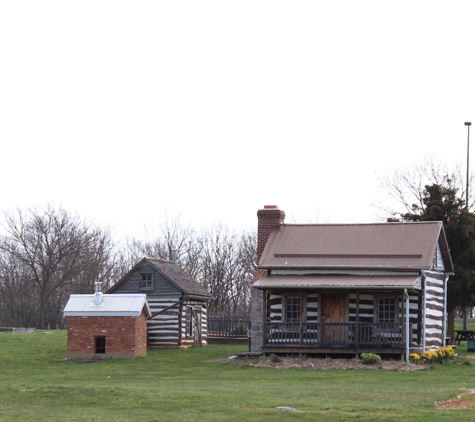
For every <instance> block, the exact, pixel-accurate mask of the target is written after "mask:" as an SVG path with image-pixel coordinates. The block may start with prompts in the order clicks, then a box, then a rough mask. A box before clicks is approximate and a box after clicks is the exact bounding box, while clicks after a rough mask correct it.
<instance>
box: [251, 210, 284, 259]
mask: <svg viewBox="0 0 475 422" xmlns="http://www.w3.org/2000/svg"><path fill="white" fill-rule="evenodd" d="M284 219H285V212H284V211H282V210H280V209H279V207H278V206H277V205H264V209H262V210H259V211H257V262H258V263H259V260H260V259H261V255H262V252H263V251H264V246H266V243H267V239H268V238H269V235H270V232H271V231H272V230H273V229H275V228H277V227H279V226H280V225H281V224H282V223H283V222H284Z"/></svg>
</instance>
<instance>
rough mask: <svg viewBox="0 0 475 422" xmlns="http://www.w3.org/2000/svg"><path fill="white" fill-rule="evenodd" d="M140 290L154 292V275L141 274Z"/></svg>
mask: <svg viewBox="0 0 475 422" xmlns="http://www.w3.org/2000/svg"><path fill="white" fill-rule="evenodd" d="M140 288H141V289H147V290H152V289H153V274H152V273H141V274H140Z"/></svg>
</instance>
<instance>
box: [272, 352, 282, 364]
mask: <svg viewBox="0 0 475 422" xmlns="http://www.w3.org/2000/svg"><path fill="white" fill-rule="evenodd" d="M269 358H270V361H271V362H272V363H279V362H282V358H281V357H279V356H277V355H274V354H273V353H272V354H271V355H269Z"/></svg>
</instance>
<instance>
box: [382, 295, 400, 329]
mask: <svg viewBox="0 0 475 422" xmlns="http://www.w3.org/2000/svg"><path fill="white" fill-rule="evenodd" d="M396 316H397V313H396V298H395V297H379V298H378V322H381V323H390V322H396Z"/></svg>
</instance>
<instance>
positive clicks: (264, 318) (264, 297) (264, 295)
mask: <svg viewBox="0 0 475 422" xmlns="http://www.w3.org/2000/svg"><path fill="white" fill-rule="evenodd" d="M266 344H267V290H266V289H264V290H263V291H262V345H263V346H264V347H265V346H266Z"/></svg>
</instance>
